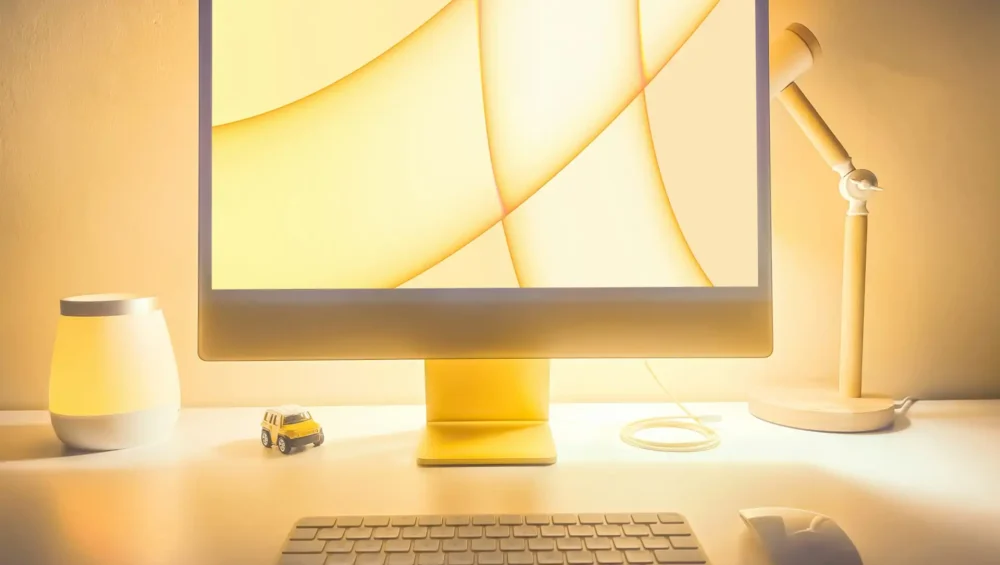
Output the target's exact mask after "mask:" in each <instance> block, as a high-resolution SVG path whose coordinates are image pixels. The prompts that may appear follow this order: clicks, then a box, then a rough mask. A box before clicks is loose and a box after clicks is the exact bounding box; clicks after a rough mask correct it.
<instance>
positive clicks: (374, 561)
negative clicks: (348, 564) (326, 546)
mask: <svg viewBox="0 0 1000 565" xmlns="http://www.w3.org/2000/svg"><path fill="white" fill-rule="evenodd" d="M341 555H344V554H335V555H331V556H330V559H332V558H333V557H335V556H337V557H339V556H341ZM383 563H385V554H384V553H362V554H361V555H358V559H357V560H356V561H355V562H354V565H382V564H383Z"/></svg>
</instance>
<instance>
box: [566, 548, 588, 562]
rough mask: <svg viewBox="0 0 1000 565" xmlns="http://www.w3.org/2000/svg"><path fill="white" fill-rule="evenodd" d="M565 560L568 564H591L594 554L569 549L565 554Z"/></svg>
mask: <svg viewBox="0 0 1000 565" xmlns="http://www.w3.org/2000/svg"><path fill="white" fill-rule="evenodd" d="M566 561H567V562H568V563H569V565H591V563H593V562H594V554H593V553H591V552H589V551H571V552H569V553H567V554H566Z"/></svg>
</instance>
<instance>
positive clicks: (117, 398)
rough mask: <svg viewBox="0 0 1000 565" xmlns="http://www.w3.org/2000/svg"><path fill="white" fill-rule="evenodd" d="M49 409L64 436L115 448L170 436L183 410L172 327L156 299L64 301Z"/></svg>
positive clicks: (72, 442) (83, 444)
mask: <svg viewBox="0 0 1000 565" xmlns="http://www.w3.org/2000/svg"><path fill="white" fill-rule="evenodd" d="M59 310H60V317H59V324H58V326H57V328H56V340H55V350H54V352H53V355H52V368H51V373H50V378H49V414H50V416H51V419H52V427H53V428H54V429H55V432H56V435H57V436H58V437H59V439H60V440H62V441H63V443H65V444H67V445H69V446H71V447H74V448H77V449H86V450H112V449H124V448H128V447H135V446H138V445H143V444H147V443H153V442H157V441H160V440H163V439H166V438H167V437H169V435H170V433H171V431H172V430H173V427H174V424H175V423H176V421H177V413H178V410H179V409H180V384H179V380H178V377H177V362H176V360H175V359H174V352H173V348H172V346H171V343H170V334H169V332H168V331H167V323H166V320H165V319H164V317H163V312H162V311H161V310H160V308H159V306H158V304H157V301H156V298H153V297H135V296H129V295H120V294H94V295H86V296H75V297H71V298H66V299H63V300H61V301H60V305H59Z"/></svg>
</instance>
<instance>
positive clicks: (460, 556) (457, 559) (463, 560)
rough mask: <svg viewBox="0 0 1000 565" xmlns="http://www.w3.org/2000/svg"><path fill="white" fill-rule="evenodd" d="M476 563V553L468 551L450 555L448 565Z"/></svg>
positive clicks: (470, 564) (471, 564)
mask: <svg viewBox="0 0 1000 565" xmlns="http://www.w3.org/2000/svg"><path fill="white" fill-rule="evenodd" d="M475 562H476V555H475V554H474V553H469V552H468V551H466V552H464V553H449V554H448V565H473V563H475Z"/></svg>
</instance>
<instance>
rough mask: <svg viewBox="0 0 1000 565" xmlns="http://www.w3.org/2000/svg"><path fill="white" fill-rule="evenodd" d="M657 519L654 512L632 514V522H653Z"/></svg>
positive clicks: (657, 520)
mask: <svg viewBox="0 0 1000 565" xmlns="http://www.w3.org/2000/svg"><path fill="white" fill-rule="evenodd" d="M659 521H660V520H659V518H657V517H656V514H632V523H634V524H655V523H657V522H659Z"/></svg>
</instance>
